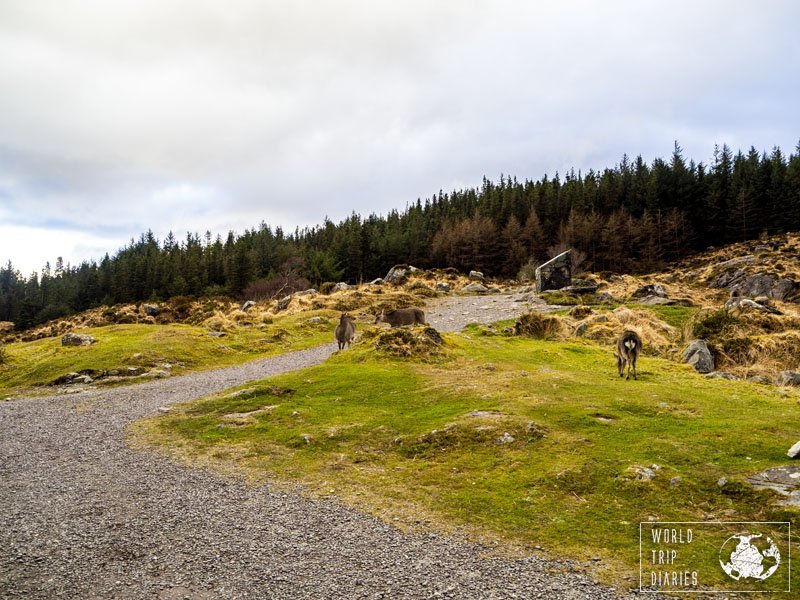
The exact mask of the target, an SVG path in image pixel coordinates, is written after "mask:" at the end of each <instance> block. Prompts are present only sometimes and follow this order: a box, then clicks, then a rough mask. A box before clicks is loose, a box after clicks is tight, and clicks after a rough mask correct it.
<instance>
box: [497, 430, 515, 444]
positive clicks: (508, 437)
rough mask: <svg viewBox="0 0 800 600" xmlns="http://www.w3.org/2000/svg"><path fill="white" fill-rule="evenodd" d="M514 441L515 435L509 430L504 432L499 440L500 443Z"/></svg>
mask: <svg viewBox="0 0 800 600" xmlns="http://www.w3.org/2000/svg"><path fill="white" fill-rule="evenodd" d="M513 442H514V436H512V435H511V434H510V433H508V432H507V431H505V432H503V435H501V436H500V438H499V439H498V440H497V443H498V444H512V443H513Z"/></svg>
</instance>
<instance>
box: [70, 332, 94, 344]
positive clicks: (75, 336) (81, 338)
mask: <svg viewBox="0 0 800 600" xmlns="http://www.w3.org/2000/svg"><path fill="white" fill-rule="evenodd" d="M96 341H97V340H96V339H94V338H93V337H92V336H90V335H86V334H83V333H65V334H64V335H63V336H61V345H62V346H91V345H92V344H94V343H95V342H96Z"/></svg>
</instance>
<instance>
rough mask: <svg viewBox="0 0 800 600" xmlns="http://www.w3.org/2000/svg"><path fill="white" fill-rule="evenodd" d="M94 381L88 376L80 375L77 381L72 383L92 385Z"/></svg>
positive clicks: (74, 380)
mask: <svg viewBox="0 0 800 600" xmlns="http://www.w3.org/2000/svg"><path fill="white" fill-rule="evenodd" d="M93 381H94V379H92V378H91V377H89V376H88V375H78V376H77V377H76V378H75V379H73V380H72V383H87V384H88V383H92V382H93Z"/></svg>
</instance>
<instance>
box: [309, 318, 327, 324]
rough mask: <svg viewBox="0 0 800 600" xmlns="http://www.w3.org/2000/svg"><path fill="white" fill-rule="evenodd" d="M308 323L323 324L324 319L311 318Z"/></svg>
mask: <svg viewBox="0 0 800 600" xmlns="http://www.w3.org/2000/svg"><path fill="white" fill-rule="evenodd" d="M308 322H309V323H312V324H313V325H319V324H320V323H325V319H323V318H322V317H311V318H310V319H309V320H308Z"/></svg>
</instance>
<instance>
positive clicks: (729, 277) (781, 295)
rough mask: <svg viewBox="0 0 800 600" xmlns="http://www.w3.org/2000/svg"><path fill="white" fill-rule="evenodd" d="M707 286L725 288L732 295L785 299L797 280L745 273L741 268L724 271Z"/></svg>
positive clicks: (793, 289) (793, 288)
mask: <svg viewBox="0 0 800 600" xmlns="http://www.w3.org/2000/svg"><path fill="white" fill-rule="evenodd" d="M708 285H709V287H713V288H727V289H729V290H730V291H731V294H732V295H733V294H734V292H735V293H736V295H738V296H744V297H749V298H753V297H756V296H766V297H768V298H772V299H773V300H786V298H787V297H789V296H790V295H791V294H792V293H793V292H794V291H795V290H796V289H797V288H798V287H800V286H799V285H798V284H797V282H795V281H794V280H792V279H785V278H781V277H778V276H776V275H770V274H766V273H753V274H747V273H746V272H745V271H743V270H742V269H736V270H734V271H730V270H729V271H724V272H722V273H720V274H719V275H717V276H716V277H714V278H713V279H711V280H710V281H709V282H708Z"/></svg>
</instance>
